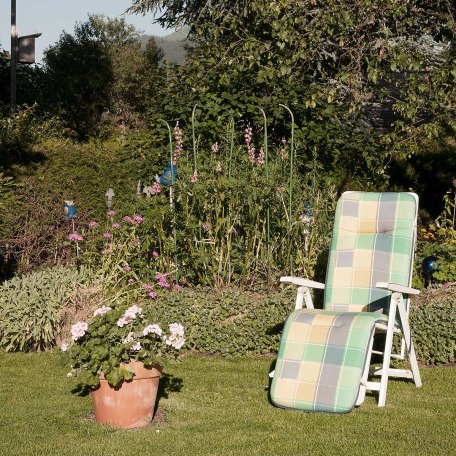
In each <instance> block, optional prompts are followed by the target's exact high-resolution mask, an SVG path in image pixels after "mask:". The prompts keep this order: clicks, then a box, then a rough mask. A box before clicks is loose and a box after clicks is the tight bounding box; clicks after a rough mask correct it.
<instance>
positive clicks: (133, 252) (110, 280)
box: [68, 210, 170, 297]
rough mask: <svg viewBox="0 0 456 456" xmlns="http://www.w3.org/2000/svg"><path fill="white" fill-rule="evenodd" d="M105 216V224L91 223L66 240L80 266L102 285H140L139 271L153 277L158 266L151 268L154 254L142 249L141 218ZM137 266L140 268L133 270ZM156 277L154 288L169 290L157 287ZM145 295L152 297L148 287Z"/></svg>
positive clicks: (113, 213)
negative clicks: (71, 244) (97, 278)
mask: <svg viewBox="0 0 456 456" xmlns="http://www.w3.org/2000/svg"><path fill="white" fill-rule="evenodd" d="M106 215H107V222H106V223H105V224H102V223H99V222H97V221H95V220H92V221H90V222H89V223H88V225H87V228H86V229H83V230H82V233H81V234H79V233H71V234H70V235H69V236H68V239H69V240H70V241H72V242H74V243H75V244H76V246H77V248H78V249H79V252H80V253H79V258H80V262H81V263H82V264H84V265H86V266H88V267H89V268H90V270H91V271H92V272H93V273H94V274H95V275H97V276H98V277H100V278H101V279H102V280H103V283H105V284H106V285H114V286H117V285H124V284H133V283H137V284H139V285H140V284H141V282H142V281H144V280H146V278H145V277H143V274H142V273H143V272H144V271H143V270H148V271H150V277H151V278H152V277H154V276H155V274H157V269H158V264H154V260H155V259H156V258H157V257H158V256H159V255H158V253H157V252H155V251H153V252H149V253H148V251H147V247H148V245H145V242H144V240H143V235H142V233H141V230H140V226H141V225H142V224H143V222H144V217H143V216H142V215H140V214H134V215H133V216H129V215H126V216H124V217H122V218H120V217H118V218H117V214H116V212H115V211H112V210H110V211H108V212H107V214H106ZM146 244H147V243H146ZM138 265H140V266H141V268H140V267H137V266H138ZM160 277H161V276H160V275H159V276H157V282H158V284H157V285H158V286H159V287H161V288H170V286H168V287H164V286H163V285H162V283H160V280H159V278H160ZM163 277H164V276H163ZM165 281H166V279H165ZM162 282H163V281H162ZM151 292H152V294H151ZM148 294H149V296H150V297H155V296H156V294H155V292H153V290H152V287H151V289H150V290H148Z"/></svg>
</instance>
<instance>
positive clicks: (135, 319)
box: [61, 304, 185, 394]
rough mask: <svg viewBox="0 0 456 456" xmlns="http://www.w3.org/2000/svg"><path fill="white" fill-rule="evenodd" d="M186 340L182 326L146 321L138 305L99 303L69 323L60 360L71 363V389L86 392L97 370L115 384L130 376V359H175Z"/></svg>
mask: <svg viewBox="0 0 456 456" xmlns="http://www.w3.org/2000/svg"><path fill="white" fill-rule="evenodd" d="M184 344H185V338H184V327H183V326H182V325H181V324H180V323H172V324H170V325H169V326H168V328H167V331H165V330H164V329H163V328H162V327H161V326H160V325H159V324H158V323H155V322H151V321H149V318H148V316H147V312H145V311H143V308H142V307H139V306H137V305H132V306H129V307H128V306H127V305H125V304H120V305H118V304H111V306H105V305H103V306H101V307H99V308H98V309H96V310H95V311H94V313H93V317H92V318H91V319H90V320H89V321H88V322H85V321H79V322H77V323H75V324H74V325H72V326H71V341H70V342H64V343H63V344H62V345H61V349H62V352H63V359H62V360H63V363H64V364H65V365H71V371H70V372H69V374H68V376H69V377H73V378H74V381H75V385H74V388H73V392H74V393H76V394H86V393H88V392H89V391H91V390H93V389H95V388H97V386H98V385H99V382H100V377H99V376H100V373H103V374H104V376H105V378H106V379H107V380H108V382H109V384H110V385H112V386H118V385H119V384H120V383H121V382H122V381H123V380H130V379H132V378H133V375H134V373H133V372H132V371H131V370H129V368H128V363H129V361H130V360H135V361H141V362H143V363H144V365H145V366H146V367H149V366H152V365H153V364H157V363H159V364H162V363H163V362H164V361H165V360H167V359H174V360H175V359H176V358H177V356H178V354H179V349H181V348H182V347H183V346H184Z"/></svg>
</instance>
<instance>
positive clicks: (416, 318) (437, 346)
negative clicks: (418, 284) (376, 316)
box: [410, 288, 456, 364]
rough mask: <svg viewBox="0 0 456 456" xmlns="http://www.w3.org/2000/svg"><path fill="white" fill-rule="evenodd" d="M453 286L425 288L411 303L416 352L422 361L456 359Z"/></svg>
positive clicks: (411, 320)
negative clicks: (434, 288) (433, 288)
mask: <svg viewBox="0 0 456 456" xmlns="http://www.w3.org/2000/svg"><path fill="white" fill-rule="evenodd" d="M455 303H456V290H455V289H454V288H453V289H448V290H442V289H440V290H439V289H437V290H429V291H427V292H425V293H423V295H422V296H420V297H419V299H416V300H415V301H414V303H413V305H412V307H411V312H410V326H411V327H412V328H413V342H414V344H415V347H416V356H417V359H418V360H419V361H421V362H422V363H424V364H446V363H454V362H455V361H456V329H455V328H456V304H455Z"/></svg>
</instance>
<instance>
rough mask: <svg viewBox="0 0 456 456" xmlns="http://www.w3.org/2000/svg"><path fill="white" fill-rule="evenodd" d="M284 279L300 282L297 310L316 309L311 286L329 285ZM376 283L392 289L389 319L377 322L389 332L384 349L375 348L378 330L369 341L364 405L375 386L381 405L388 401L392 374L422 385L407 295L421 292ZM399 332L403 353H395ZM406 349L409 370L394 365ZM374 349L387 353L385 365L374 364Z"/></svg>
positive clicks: (361, 397) (363, 382)
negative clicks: (371, 377) (370, 378)
mask: <svg viewBox="0 0 456 456" xmlns="http://www.w3.org/2000/svg"><path fill="white" fill-rule="evenodd" d="M280 282H282V283H285V284H292V285H297V286H298V289H297V295H296V303H295V310H299V309H302V307H303V304H304V303H305V305H306V307H307V308H308V309H313V308H314V305H313V301H312V295H311V292H310V290H311V289H312V288H317V289H324V288H325V284H324V283H320V282H315V281H313V280H308V279H304V278H300V277H288V276H287V277H281V278H280ZM376 287H377V288H380V289H383V290H388V291H391V293H392V294H391V300H390V307H389V313H388V323H387V324H384V323H376V325H375V329H376V331H375V333H377V334H378V333H385V332H386V341H385V348H384V351H383V352H379V351H374V350H373V349H372V346H373V342H374V335H375V334H374V335H373V336H372V338H371V341H370V343H369V349H368V353H367V357H366V364H365V367H364V371H363V374H362V377H361V384H360V389H359V393H358V398H357V401H356V405H361V404H362V403H363V402H364V399H365V396H366V390H371V391H378V392H379V398H378V406H379V407H384V406H385V403H386V391H387V387H388V378H389V377H400V378H411V379H413V380H414V382H415V385H416V386H417V387H420V386H421V385H422V382H421V376H420V371H419V369H418V363H417V360H416V355H415V349H414V347H413V342H412V336H411V331H410V326H409V323H408V314H409V306H408V299H407V297H408V296H409V295H417V294H419V293H420V292H419V290H416V289H415V288H411V287H404V286H402V285H398V284H395V283H386V282H378V283H377V284H376ZM404 296H405V298H404ZM396 311H398V312H399V317H400V326H398V325H397V324H396V323H397V322H396ZM395 333H402V342H401V353H399V354H394V353H392V345H393V336H394V334H395ZM404 347H405V348H404ZM405 349H406V350H407V352H408V355H409V361H410V366H411V369H410V370H408V369H394V368H391V367H390V362H391V358H393V357H394V358H399V359H404V354H405ZM373 353H375V354H380V355H383V364H382V367H375V366H372V367H371V366H370V364H371V358H372V354H373ZM369 374H372V375H379V376H380V382H375V381H368V376H369Z"/></svg>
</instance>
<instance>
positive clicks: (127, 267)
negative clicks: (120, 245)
mask: <svg viewBox="0 0 456 456" xmlns="http://www.w3.org/2000/svg"><path fill="white" fill-rule="evenodd" d="M123 270H124V271H126V272H130V271H131V266H128V264H126V265H125V266H124V267H123Z"/></svg>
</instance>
